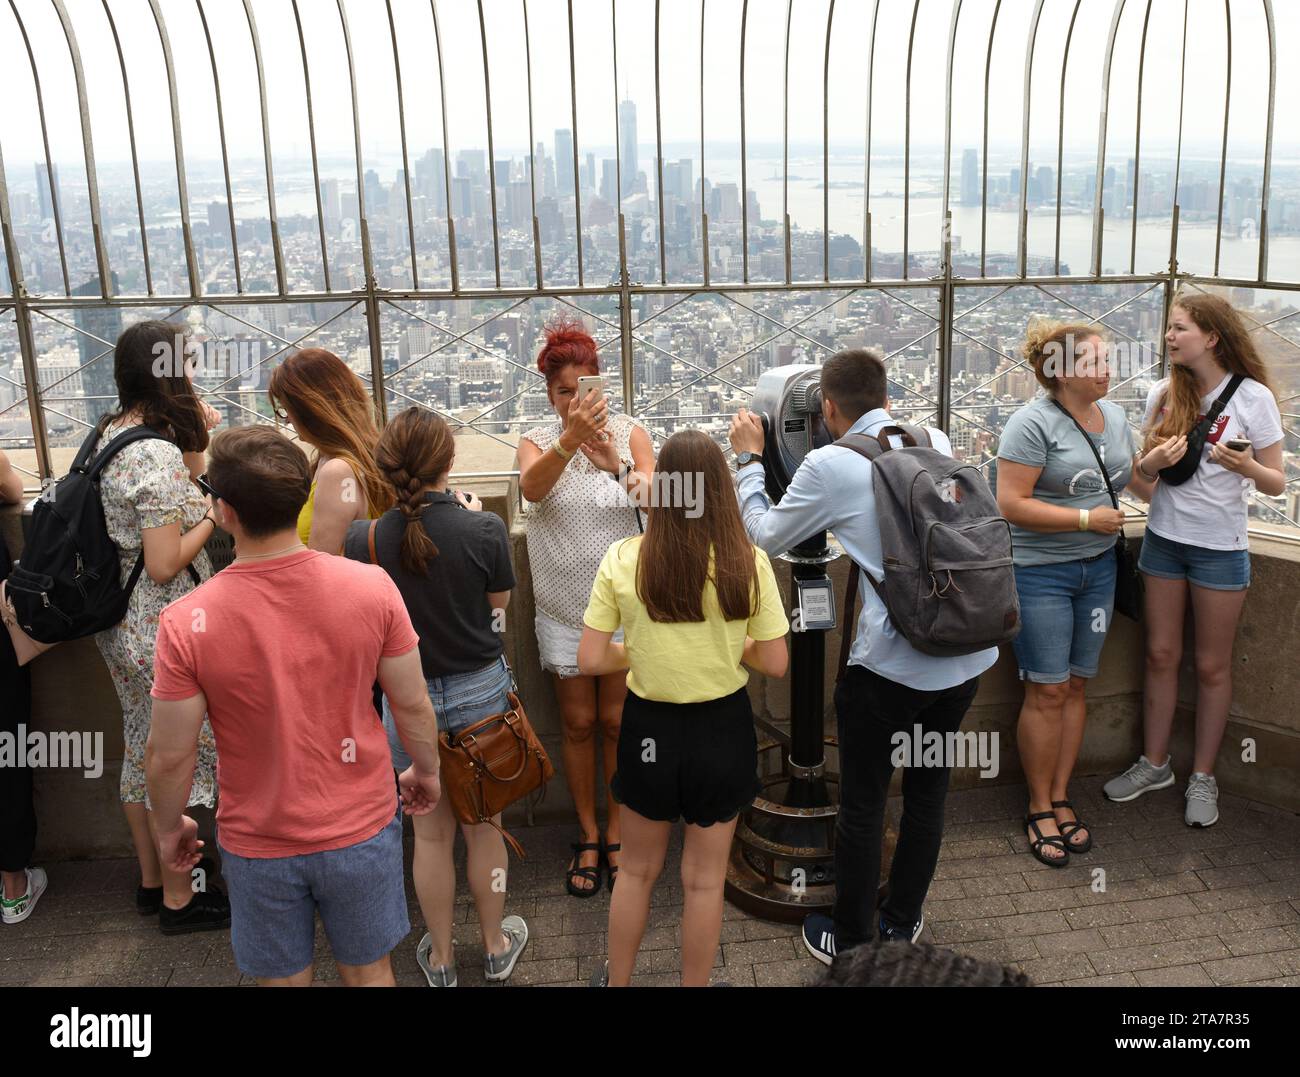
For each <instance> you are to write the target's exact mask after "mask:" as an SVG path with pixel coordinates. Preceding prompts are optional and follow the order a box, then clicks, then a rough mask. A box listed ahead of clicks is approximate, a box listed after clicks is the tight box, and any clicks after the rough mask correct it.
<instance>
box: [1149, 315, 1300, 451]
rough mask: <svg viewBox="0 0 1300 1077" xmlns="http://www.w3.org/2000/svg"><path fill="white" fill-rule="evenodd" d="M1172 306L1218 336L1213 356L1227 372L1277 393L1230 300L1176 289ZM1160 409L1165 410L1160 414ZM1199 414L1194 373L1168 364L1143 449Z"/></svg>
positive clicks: (1190, 423)
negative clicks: (1177, 291)
mask: <svg viewBox="0 0 1300 1077" xmlns="http://www.w3.org/2000/svg"><path fill="white" fill-rule="evenodd" d="M1174 307H1178V308H1180V309H1181V310H1185V311H1186V312H1187V316H1188V317H1189V318H1191V320H1192V321H1193V322H1194V323H1195V325H1196V327H1197V328H1198V329H1199V330H1200V331H1201V332H1202V333H1213V334H1214V335H1215V336H1217V337H1218V338H1219V339H1218V341H1217V342H1216V343H1215V345H1214V358H1215V359H1217V360H1218V363H1219V365H1220V366H1221V367H1224V368H1226V369H1227V371H1228V373H1229V374H1242V375H1244V376H1245V377H1248V378H1253V379H1254V380H1255V381H1257V382H1259V383H1260V384H1261V385H1263V386H1264V387H1265V388H1267V389H1268V391H1269V392H1271V393H1273V395H1274V396H1276V395H1277V393H1276V391H1275V390H1274V389H1273V383H1272V381H1271V380H1270V379H1269V376H1268V368H1267V367H1266V366H1265V365H1264V360H1263V359H1261V358H1260V355H1259V352H1258V351H1256V350H1255V342H1254V341H1253V340H1251V339H1250V333H1249V331H1248V330H1247V329H1246V324H1245V322H1243V321H1242V319H1241V315H1240V314H1238V313H1237V310H1236V308H1235V307H1233V305H1232V304H1231V303H1229V302H1228V301H1227V300H1226V299H1221V298H1220V297H1219V296H1217V295H1210V294H1208V293H1204V292H1201V293H1196V292H1179V293H1178V294H1177V295H1175V296H1174V299H1173V302H1172V303H1170V305H1169V310H1170V313H1171V314H1172V312H1173V309H1174ZM1161 408H1163V409H1164V414H1163V415H1161V412H1160V409H1161ZM1200 414H1201V391H1200V389H1198V388H1197V387H1196V374H1195V373H1194V372H1193V371H1192V370H1190V369H1189V368H1187V367H1185V366H1178V365H1176V364H1174V363H1170V364H1169V385H1168V386H1167V387H1166V389H1165V391H1164V393H1163V394H1162V396H1161V398H1160V401H1159V403H1158V405H1157V407H1156V411H1155V414H1154V415H1153V416H1152V419H1151V425H1150V426H1149V427H1148V428H1147V435H1146V440H1145V443H1144V445H1143V450H1144V451H1147V450H1150V449H1151V447H1152V446H1154V445H1156V444H1157V443H1159V442H1161V441H1164V440H1166V439H1167V438H1171V437H1175V436H1177V435H1179V434H1186V433H1187V432H1188V431H1190V430H1191V429H1192V427H1194V426H1195V425H1196V420H1197V416H1199V415H1200Z"/></svg>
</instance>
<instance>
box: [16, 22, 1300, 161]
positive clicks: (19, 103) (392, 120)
mask: <svg viewBox="0 0 1300 1077" xmlns="http://www.w3.org/2000/svg"><path fill="white" fill-rule="evenodd" d="M106 2H107V7H108V9H109V10H111V12H112V16H113V19H114V21H115V22H116V26H117V30H118V33H119V34H120V37H121V41H122V48H123V53H124V58H125V63H126V67H127V70H128V72H129V79H130V89H131V103H132V108H133V112H134V117H135V129H136V130H135V133H136V138H137V144H138V147H139V150H140V154H141V156H142V158H144V159H146V160H168V161H169V160H170V159H171V153H172V128H171V114H170V109H169V103H168V87H167V79H166V72H165V68H164V65H163V61H162V51H161V48H160V46H159V37H158V30H157V28H156V26H155V24H154V20H153V16H152V13H151V11H150V6H149V3H148V0H106ZM201 2H202V11H203V13H204V14H205V15H206V16H207V20H208V26H209V29H210V31H211V33H212V39H213V48H214V49H215V52H216V57H217V73H218V77H219V79H220V88H221V95H222V103H223V106H224V109H225V122H226V137H227V142H228V145H229V147H230V151H231V154H232V156H234V157H236V158H243V157H256V156H260V153H261V139H262V130H261V122H260V116H259V106H258V92H257V91H258V82H257V74H256V68H255V66H254V63H253V51H252V47H251V43H250V36H249V30H248V24H247V21H246V19H245V17H244V8H243V3H242V0H201ZM11 3H12V4H13V5H15V6H16V8H17V10H18V11H19V12H20V13H21V16H22V20H23V23H24V25H25V27H26V29H27V33H28V35H29V37H30V40H31V44H32V48H33V50H34V52H35V54H36V62H37V66H38V69H39V73H40V77H41V89H42V91H43V94H44V102H45V108H46V114H47V117H48V120H49V127H50V132H49V134H50V141H51V151H52V153H53V156H54V157H55V159H56V160H58V161H67V162H78V161H79V160H80V159H81V141H80V139H81V132H80V127H79V124H78V121H77V97H76V92H75V83H74V79H73V73H72V65H71V62H70V60H69V56H68V48H67V44H66V42H65V39H64V35H63V30H62V27H61V25H60V23H59V19H58V17H57V14H56V12H55V10H54V7H53V5H52V3H51V2H50V0H4V2H3V3H0V88H2V89H3V97H2V99H3V101H4V108H3V109H2V110H0V149H2V150H3V154H4V161H5V165H6V169H7V171H8V173H9V177H10V182H11V183H13V182H14V181H15V180H16V179H18V180H20V181H21V182H30V177H31V164H32V162H34V161H36V160H38V159H41V158H42V157H43V151H42V147H41V130H40V125H39V122H38V118H37V109H36V97H35V93H34V89H33V82H32V78H31V68H30V65H29V62H28V58H27V54H26V51H25V49H24V45H23V39H22V36H21V34H20V33H19V31H18V27H17V23H16V22H15V20H14V16H13V12H12V10H11V7H10V4H11ZM65 4H66V6H67V9H68V11H69V13H70V15H71V19H72V22H73V25H74V30H75V32H76V37H77V42H78V45H79V47H80V51H81V58H82V62H83V64H84V67H85V77H86V84H87V90H88V96H89V101H90V111H91V117H92V128H93V131H94V147H95V153H96V156H97V158H98V159H99V160H101V161H102V162H104V163H106V164H107V163H109V162H113V161H121V160H127V159H128V153H129V144H128V141H127V127H126V112H125V108H124V103H123V94H122V79H121V71H120V67H119V60H118V55H117V52H116V50H115V48H114V44H113V36H112V33H111V30H110V27H109V22H108V19H107V17H106V15H105V0H65ZM160 6H161V10H162V12H163V16H164V19H165V22H166V26H167V31H168V34H169V37H170V42H171V47H172V52H173V55H174V58H175V64H176V79H177V84H178V93H179V97H180V104H181V116H182V134H183V139H184V146H185V153H186V156H187V158H188V159H190V160H192V161H199V160H205V159H206V160H215V159H218V157H219V153H220V144H219V141H218V138H217V114H216V108H215V104H214V94H213V77H212V69H211V65H210V60H209V55H208V48H207V44H206V41H205V38H204V33H203V26H202V23H201V22H200V17H199V11H200V7H199V0H160ZM1184 6H1185V3H1184V0H1151V3H1150V5H1149V7H1150V22H1149V25H1148V26H1147V50H1146V64H1145V72H1144V77H1143V116H1142V139H1143V146H1144V153H1145V152H1152V153H1158V152H1159V151H1160V150H1162V149H1163V150H1166V151H1168V150H1172V147H1173V145H1174V142H1175V140H1176V138H1177V136H1178V107H1179V83H1180V77H1181V73H1182V72H1181V64H1180V60H1181V56H1182V52H1181V49H1182V42H1183V14H1184ZM1230 6H1231V12H1232V41H1233V48H1234V63H1233V66H1232V116H1231V120H1230V130H1231V141H1230V146H1229V155H1230V157H1231V158H1232V159H1233V160H1243V159H1252V158H1258V157H1260V156H1261V155H1262V144H1263V135H1264V113H1265V110H1264V103H1265V101H1266V93H1267V75H1268V60H1267V56H1268V54H1267V49H1266V41H1267V38H1266V34H1265V23H1264V17H1263V13H1262V5H1261V4H1260V3H1259V2H1258V0H1231V4H1230ZM298 7H299V10H300V12H301V15H302V21H303V32H304V35H305V38H306V44H307V52H308V74H309V76H310V79H311V88H312V103H313V106H314V110H315V119H316V129H317V139H318V144H319V146H320V150H321V152H322V153H323V154H326V155H335V154H340V153H350V152H351V149H352V141H353V129H352V103H351V96H350V92H349V83H348V67H347V59H346V53H345V51H344V39H343V33H342V30H341V26H340V19H339V10H338V4H337V0H299V4H298ZM481 7H482V11H483V17H484V20H485V23H486V27H487V39H488V63H489V74H490V77H491V93H492V129H493V137H494V140H495V150H496V155H497V156H498V157H505V156H511V155H515V156H518V155H520V154H522V153H523V152H525V150H526V147H527V146H528V142H529V127H528V125H529V110H528V102H529V93H528V87H529V83H528V70H527V64H526V62H525V51H524V40H525V39H524V13H525V7H526V12H527V20H528V31H529V43H530V47H531V57H530V58H531V64H532V72H531V76H532V77H531V87H532V106H533V107H532V112H533V129H534V134H535V137H536V138H537V140H539V141H544V142H545V143H546V144H547V147H548V151H549V150H550V147H551V146H552V143H553V138H554V131H555V129H556V128H570V127H572V125H573V116H572V97H571V93H570V64H569V56H570V52H569V38H568V22H569V5H568V4H567V3H566V2H565V0H482V4H481ZM611 7H613V8H615V9H616V18H617V46H618V50H617V52H618V55H617V61H618V86H619V94H620V95H621V94H622V93H623V92H624V90H626V92H628V93H629V94H630V95H631V97H632V98H633V100H635V101H636V103H637V107H638V112H639V116H638V127H639V131H638V142H639V143H640V145H641V146H642V147H651V146H653V144H654V140H655V109H654V99H655V66H654V65H655V48H654V44H655V11H656V4H655V2H654V0H615V3H614V4H613V5H611V2H610V0H573V2H572V12H573V31H574V42H575V53H576V83H577V98H578V117H577V119H578V132H579V149H580V151H581V152H583V153H586V152H587V151H591V152H594V153H596V154H597V155H598V156H599V157H606V156H612V155H613V145H614V136H615V96H614V86H615V81H614V49H613V43H614V36H613V34H612V26H611ZM658 7H659V13H660V14H659V21H660V33H659V47H660V78H661V101H662V119H661V122H662V127H663V139H664V142H665V144H668V145H672V144H682V143H693V144H694V145H695V146H698V143H699V139H700V123H701V107H700V104H701V103H700V90H701V30H702V29H703V34H704V48H703V93H704V110H703V111H704V115H703V122H704V126H705V133H706V137H707V142H708V144H709V150H708V152H709V154H710V155H712V156H714V157H715V158H718V159H725V158H727V157H728V156H731V157H735V156H737V155H738V147H739V135H740V107H739V100H740V97H739V80H740V55H741V47H740V41H741V33H740V29H741V12H742V7H743V0H704V3H703V5H702V4H701V0H660V3H659V5H658ZM830 7H831V2H830V0H794V2H793V17H792V19H791V21H790V23H791V24H790V40H789V53H790V54H789V127H790V136H791V140H792V142H794V143H796V144H803V145H805V146H807V145H809V144H814V145H816V146H817V147H820V143H821V137H822V122H823V71H824V64H825V58H826V29H827V16H828V12H829V10H830ZM875 7H876V5H875V3H874V2H873V0H838V2H836V3H835V4H834V22H833V28H832V34H831V43H830V99H831V104H830V109H829V127H830V139H831V143H832V147H833V152H840V153H843V154H846V155H847V154H854V153H856V154H857V155H859V156H860V155H861V153H862V150H863V142H864V132H865V128H866V100H867V78H866V75H867V72H868V71H869V70H870V61H869V57H870V31H871V22H872V12H873V9H875ZM994 7H995V0H964V3H963V4H962V7H961V17H960V26H959V34H958V45H957V50H956V58H955V63H954V90H953V128H954V134H953V150H954V156H955V157H957V158H958V159H960V154H961V151H962V149H963V148H964V147H966V146H978V144H979V140H980V137H981V125H982V122H983V107H984V101H983V83H984V68H985V57H986V50H987V47H988V41H989V30H990V24H991V19H992V15H993V11H994ZM1077 7H1078V16H1077V20H1076V22H1075V26H1074V32H1073V38H1072V42H1071V47H1070V59H1069V67H1068V72H1067V78H1066V95H1065V96H1066V109H1065V142H1066V146H1067V149H1073V150H1076V151H1078V152H1081V153H1088V154H1095V153H1096V141H1097V129H1098V114H1099V110H1100V99H1101V95H1100V89H1101V72H1102V66H1103V59H1104V53H1105V45H1106V37H1107V32H1108V30H1109V26H1110V21H1111V17H1112V13H1113V12H1114V10H1115V2H1114V0H1080V2H1079V4H1078V5H1077ZM1186 7H1187V10H1188V29H1187V52H1186V67H1187V78H1186V99H1185V102H1184V114H1185V121H1184V127H1183V141H1184V153H1185V155H1188V156H1196V155H1207V154H1212V155H1214V156H1216V157H1217V155H1218V151H1219V142H1220V139H1221V138H1222V130H1223V128H1222V124H1223V97H1224V84H1225V80H1226V75H1227V63H1226V57H1225V45H1224V29H1225V20H1224V4H1223V2H1222V0H1186ZM1033 8H1034V2H1033V0H1002V4H1001V8H1000V12H999V15H998V21H997V32H996V34H995V36H994V39H993V52H992V72H991V90H990V101H989V113H990V138H991V142H992V143H993V145H994V146H998V147H1011V146H1018V145H1019V141H1020V133H1021V124H1022V122H1023V114H1022V108H1021V101H1022V95H1023V88H1024V78H1025V52H1026V44H1027V40H1028V36H1029V28H1030V22H1031V16H1032V12H1033ZM1147 8H1148V5H1147V4H1146V3H1144V2H1143V0H1127V2H1126V3H1125V7H1124V13H1123V17H1122V20H1121V24H1120V32H1119V39H1118V44H1117V47H1116V50H1115V57H1114V66H1113V70H1112V77H1111V102H1112V105H1111V116H1110V133H1109V134H1110V138H1109V141H1110V146H1111V149H1110V150H1109V151H1108V156H1109V157H1112V158H1114V159H1123V158H1126V157H1128V156H1131V154H1132V145H1133V135H1134V124H1135V118H1136V117H1135V101H1136V92H1135V91H1136V87H1137V82H1138V61H1139V52H1140V49H1139V46H1140V42H1141V38H1142V30H1143V18H1144V16H1145V14H1146V11H1147ZM252 9H253V12H254V14H255V17H256V20H257V24H258V34H259V38H260V40H261V44H262V58H263V63H264V67H265V77H266V87H267V95H268V100H269V104H270V132H271V141H272V144H273V147H274V151H275V156H276V157H277V158H282V157H306V156H307V154H308V141H307V130H308V128H307V115H306V108H305V96H304V92H303V85H304V72H303V66H302V61H301V57H300V51H299V45H298V36H297V29H296V26H295V21H294V15H293V7H292V4H291V2H290V0H252ZM343 9H344V11H345V12H346V14H347V20H348V27H349V31H350V33H351V37H352V47H353V55H354V59H355V65H356V71H357V84H358V85H357V93H358V100H359V105H360V111H361V134H362V144H363V154H364V155H365V156H366V157H367V158H372V159H375V158H385V159H388V158H390V157H391V156H392V155H393V154H396V153H398V152H399V151H400V145H401V144H400V141H399V138H400V135H399V127H398V113H397V107H396V105H397V94H396V80H395V78H394V63H393V44H392V38H391V36H390V29H389V21H388V15H387V7H386V5H385V3H384V2H383V0H343ZM913 9H914V4H913V0H880V3H879V8H878V11H879V14H878V18H877V23H876V44H875V63H874V67H875V77H874V80H873V83H874V107H873V110H872V113H873V114H872V124H873V147H874V151H873V152H877V153H888V152H889V150H890V149H891V148H894V147H896V146H898V145H899V144H901V141H902V136H903V123H904V109H903V100H904V93H903V89H904V86H905V71H906V58H907V42H908V33H909V29H910V27H911V23H912V16H913ZM1075 9H1076V4H1075V2H1074V0H1047V2H1046V4H1045V6H1044V11H1043V17H1042V21H1041V23H1040V25H1039V28H1038V38H1037V42H1038V44H1037V48H1036V50H1035V53H1034V56H1035V62H1034V70H1033V84H1032V85H1033V99H1034V107H1033V109H1032V110H1031V132H1030V135H1031V153H1033V154H1034V156H1035V157H1036V158H1038V159H1042V158H1044V157H1045V156H1047V155H1049V154H1051V155H1054V153H1055V147H1056V137H1057V122H1058V108H1059V100H1060V98H1059V93H1060V82H1061V67H1062V63H1061V59H1062V55H1063V51H1064V43H1065V38H1066V31H1067V28H1068V27H1069V25H1070V20H1071V15H1072V14H1073V13H1074V12H1075ZM1274 9H1275V15H1276V23H1277V34H1278V55H1279V58H1280V60H1281V64H1280V70H1279V72H1278V89H1277V101H1278V110H1277V134H1276V142H1275V146H1276V147H1277V149H1276V154H1277V155H1278V156H1279V157H1280V158H1296V157H1300V110H1298V109H1296V108H1295V107H1294V104H1289V103H1294V102H1300V72H1297V70H1296V68H1297V65H1296V64H1295V63H1294V61H1293V57H1294V56H1295V55H1296V54H1297V53H1300V3H1295V2H1292V0H1284V2H1281V3H1275V4H1274ZM391 10H392V14H393V20H394V23H395V25H396V28H397V42H398V56H399V59H400V64H401V74H402V90H403V93H404V96H405V102H406V123H407V141H408V145H409V147H410V150H411V152H412V153H413V154H416V153H420V152H422V151H423V150H424V149H426V148H428V147H430V146H441V145H442V143H443V136H442V110H441V100H442V97H441V92H440V88H439V78H438V64H437V58H436V51H435V48H434V34H433V18H432V14H431V4H430V2H429V0H392V3H391ZM952 11H953V3H952V0H919V11H918V17H917V20H916V35H915V45H914V50H913V62H912V78H911V87H912V141H913V145H914V147H915V148H916V149H917V150H931V149H932V150H934V151H939V150H941V149H942V145H943V109H944V81H945V69H946V63H947V42H948V31H949V25H950V23H951V19H952ZM702 12H703V20H702V18H701V17H702ZM437 13H438V19H439V24H440V28H441V32H442V58H443V61H444V65H445V70H444V72H443V79H444V82H445V87H446V94H447V102H448V106H447V112H448V127H449V141H450V148H451V152H452V154H453V155H454V154H455V153H456V152H457V151H458V150H460V149H466V148H486V144H487V137H486V130H487V126H486V123H485V110H484V104H483V97H484V80H483V49H482V42H481V38H480V32H479V4H478V3H476V2H475V0H437ZM786 14H787V2H786V0H750V2H749V5H748V18H747V23H746V35H745V41H746V46H745V68H746V69H745V77H746V102H747V108H746V123H747V125H748V129H747V136H748V139H749V142H750V144H751V147H755V148H758V149H759V150H760V151H761V150H762V149H763V147H762V144H764V143H766V144H769V145H770V144H773V143H775V144H778V145H779V143H780V140H781V137H782V120H783V95H782V86H783V82H784V69H785V56H784V45H785V38H786ZM702 22H703V24H702ZM646 152H647V151H646V150H645V149H643V151H642V153H643V155H644V154H645V153H646ZM696 152H697V153H698V150H697V151H696ZM751 152H753V149H751Z"/></svg>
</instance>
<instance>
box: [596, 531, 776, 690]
mask: <svg viewBox="0 0 1300 1077" xmlns="http://www.w3.org/2000/svg"><path fill="white" fill-rule="evenodd" d="M640 548H641V537H640V536H639V535H638V536H637V537H635V538H630V539H623V540H622V541H620V542H616V543H614V544H613V545H612V546H611V547H610V548H609V549H608V550H606V551H605V557H604V560H602V561H601V563H600V569H599V570H598V571H597V573H596V582H595V584H593V585H592V588H591V600H590V601H589V602H588V604H587V612H586V613H585V614H584V615H583V621H584V623H586V624H587V625H589V626H590V627H592V628H594V629H596V630H597V631H598V632H613V631H615V630H616V629H618V628H619V627H620V626H622V628H623V638H624V645H625V646H626V647H627V660H628V665H629V667H630V670H629V672H628V676H627V686H628V688H629V689H630V690H631V691H633V692H635V693H636V694H637V695H639V696H640V697H641V698H642V699H653V700H659V701H661V702H664V703H703V702H706V701H707V700H710V699H722V698H723V697H725V696H729V695H731V693H732V692H734V691H736V689H738V688H743V687H744V686H745V685H746V684H747V683H748V682H749V672H748V670H746V668H745V667H744V666H742V665H741V664H740V655H741V652H742V651H743V650H744V646H745V637H746V636H751V637H752V638H754V639H756V640H769V639H780V638H781V637H782V636H784V635H785V634H786V632H788V631H789V629H790V622H789V621H788V620H786V615H785V609H784V606H783V603H782V599H781V592H780V591H779V590H778V589H777V586H776V576H775V575H774V574H773V572H772V562H771V561H769V560H768V557H767V554H766V553H764V552H763V551H762V550H760V549H758V548H757V547H755V548H754V560H755V563H756V564H757V566H758V593H759V608H758V612H757V613H755V614H754V615H753V616H752V617H750V618H749V619H748V620H744V621H725V620H723V617H722V610H721V609H719V607H718V594H717V591H716V590H714V587H713V582H712V581H711V580H710V581H707V582H706V583H705V585H704V620H703V621H700V622H697V623H677V624H664V623H661V622H657V621H652V620H651V619H650V613H649V611H648V610H647V609H646V608H645V605H644V604H643V603H642V602H641V600H640V599H639V598H637V594H636V566H637V557H638V555H639V552H640Z"/></svg>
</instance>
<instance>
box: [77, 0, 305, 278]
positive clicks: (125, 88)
mask: <svg viewBox="0 0 1300 1077" xmlns="http://www.w3.org/2000/svg"><path fill="white" fill-rule="evenodd" d="M100 2H101V4H102V5H103V8H104V17H105V18H107V19H108V29H109V32H110V33H112V35H113V47H114V48H115V49H116V50H117V66H118V69H119V70H120V71H121V73H122V97H123V100H124V101H125V103H126V137H127V142H128V143H129V144H130V146H131V175H132V177H133V179H134V180H135V208H136V212H137V215H138V218H139V221H140V251H141V253H142V254H143V255H144V287H145V292H146V293H147V294H149V295H153V294H154V292H153V267H152V266H151V265H150V264H149V234H148V231H147V229H146V228H145V223H144V192H143V188H142V185H141V183H140V154H139V152H138V150H137V148H136V141H135V115H134V113H133V112H132V111H131V84H130V81H129V79H128V78H127V74H126V56H125V55H124V54H123V52H122V40H121V38H120V37H118V33H117V23H116V22H115V21H114V19H113V12H112V9H111V8H109V6H108V0H100ZM271 227H272V228H274V227H275V214H274V213H272V214H271ZM280 291H281V292H283V291H284V287H283V285H282V286H281V288H280Z"/></svg>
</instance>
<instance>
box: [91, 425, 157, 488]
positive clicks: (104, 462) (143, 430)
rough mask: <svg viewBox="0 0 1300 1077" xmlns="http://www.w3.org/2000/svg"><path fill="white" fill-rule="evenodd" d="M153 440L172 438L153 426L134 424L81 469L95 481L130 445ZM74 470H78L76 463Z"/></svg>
mask: <svg viewBox="0 0 1300 1077" xmlns="http://www.w3.org/2000/svg"><path fill="white" fill-rule="evenodd" d="M152 440H158V441H170V440H171V439H170V438H168V437H166V436H165V435H163V434H160V433H158V431H157V430H155V429H153V427H151V426H134V427H132V428H131V429H130V430H124V431H122V433H120V434H118V435H117V436H116V437H115V438H113V440H112V441H110V442H109V443H108V444H107V445H105V446H104V448H103V449H101V450H100V452H99V454H98V455H97V456H96V457H95V458H94V460H93V461H91V462H89V463H88V464H83V465H82V467H81V469H80V470H81V472H82V474H84V475H85V476H86V478H88V479H90V480H91V481H92V482H93V481H94V480H96V479H98V478H99V473H100V472H101V471H103V470H104V468H105V467H107V466H108V462H109V461H110V460H112V459H113V457H114V456H116V455H117V454H118V453H120V452H121V451H122V450H123V449H125V448H126V447H127V446H128V445H132V444H134V443H135V442H137V441H152ZM84 448H85V447H84V446H83V449H84ZM78 459H80V453H78ZM73 470H74V471H75V470H77V468H76V466H75V465H74V467H73Z"/></svg>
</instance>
